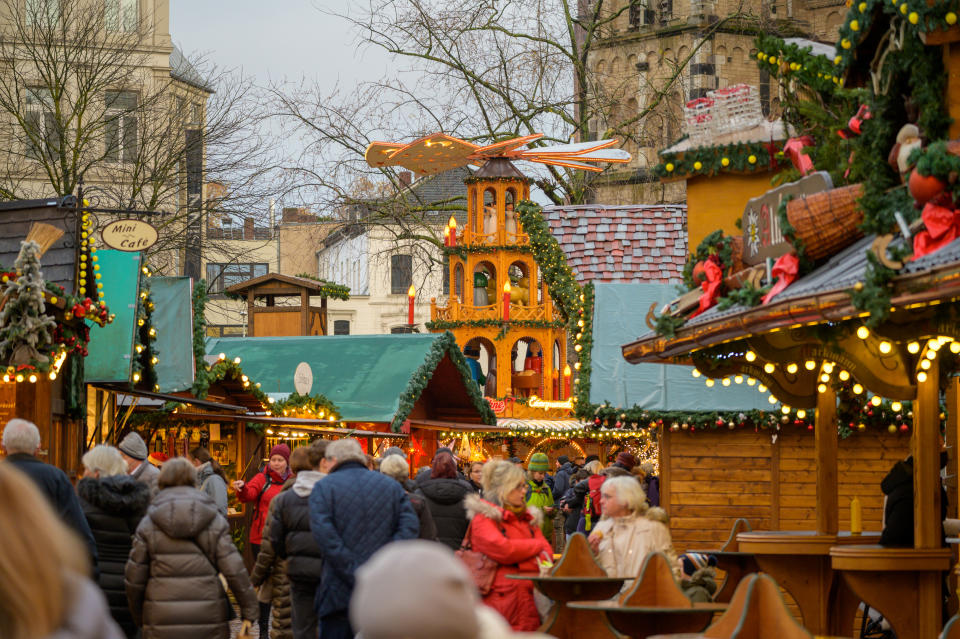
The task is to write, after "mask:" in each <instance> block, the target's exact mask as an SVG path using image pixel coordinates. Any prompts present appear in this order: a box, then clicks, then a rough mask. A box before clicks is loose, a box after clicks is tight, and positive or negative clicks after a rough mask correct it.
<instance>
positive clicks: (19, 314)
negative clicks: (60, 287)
mask: <svg viewBox="0 0 960 639" xmlns="http://www.w3.org/2000/svg"><path fill="white" fill-rule="evenodd" d="M39 252H40V247H39V246H38V245H37V243H36V242H21V244H20V254H19V255H18V256H17V261H16V262H15V266H16V269H17V278H16V279H11V280H9V281H8V282H7V283H6V286H5V288H4V291H3V297H4V298H5V299H6V304H5V305H4V306H3V312H2V313H0V361H6V362H7V363H8V364H9V365H13V366H20V365H23V364H30V365H33V366H40V365H43V364H46V363H47V362H49V357H48V356H47V355H44V353H48V352H50V350H51V348H52V346H53V339H52V337H51V329H52V328H54V326H55V322H54V319H53V318H52V317H51V316H49V315H47V314H46V312H45V305H44V301H43V290H44V287H45V282H44V279H43V273H41V272H40V257H39V255H38V254H39Z"/></svg>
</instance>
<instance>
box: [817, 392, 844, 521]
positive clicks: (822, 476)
mask: <svg viewBox="0 0 960 639" xmlns="http://www.w3.org/2000/svg"><path fill="white" fill-rule="evenodd" d="M826 386H827V390H826V391H824V392H822V393H817V415H816V422H815V425H814V439H815V443H814V445H815V450H816V455H817V532H818V533H820V534H823V535H835V534H837V531H838V530H839V529H840V510H839V504H838V502H837V394H836V392H835V391H834V390H833V387H832V386H831V385H829V384H827V385H826Z"/></svg>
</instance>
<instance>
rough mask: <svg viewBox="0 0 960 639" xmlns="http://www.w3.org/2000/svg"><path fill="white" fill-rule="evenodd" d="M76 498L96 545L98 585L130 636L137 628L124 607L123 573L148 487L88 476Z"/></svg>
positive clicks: (119, 478)
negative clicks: (98, 563)
mask: <svg viewBox="0 0 960 639" xmlns="http://www.w3.org/2000/svg"><path fill="white" fill-rule="evenodd" d="M77 495H78V496H79V497H80V507H81V508H82V509H83V514H84V516H85V517H86V518H87V523H88V524H89V525H90V530H91V531H92V532H93V539H94V541H95V542H96V544H97V556H98V558H99V562H100V565H99V566H100V578H99V584H100V588H101V589H102V590H103V594H105V595H106V597H107V604H108V605H109V606H110V614H111V615H113V619H114V620H115V621H116V622H117V624H119V626H120V628H121V629H122V630H123V632H124V634H126V635H127V637H133V636H134V635H135V634H136V632H137V626H136V624H134V623H133V617H131V616H130V608H129V606H128V605H127V591H126V588H125V587H124V585H123V570H124V566H125V565H126V563H127V557H128V556H129V555H130V548H131V546H132V545H133V541H132V537H133V533H134V532H135V531H136V530H137V525H138V524H139V523H140V520H141V519H142V518H143V515H144V513H146V512H147V505H148V504H149V503H150V488H149V487H148V486H147V485H146V484H145V483H143V482H140V481H137V480H136V479H134V478H133V477H131V476H129V475H116V476H113V477H104V478H102V479H94V478H92V477H87V478H84V479H81V480H80V483H78V484H77Z"/></svg>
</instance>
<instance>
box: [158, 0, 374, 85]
mask: <svg viewBox="0 0 960 639" xmlns="http://www.w3.org/2000/svg"><path fill="white" fill-rule="evenodd" d="M348 4H353V5H356V4H358V3H357V2H356V1H355V0H275V1H274V2H266V1H264V0H170V35H171V37H172V38H173V41H174V43H175V44H177V45H178V46H180V48H181V49H182V50H183V52H184V53H185V54H187V55H188V56H190V55H191V54H194V53H203V54H206V55H207V56H208V57H209V58H210V59H211V60H212V61H213V62H215V63H216V64H217V65H218V66H220V67H227V68H242V69H243V70H244V71H245V72H246V73H248V74H252V75H255V76H256V77H257V79H258V80H260V81H261V82H264V83H265V82H266V81H267V79H269V78H272V79H275V80H280V79H282V78H284V77H286V78H289V79H297V78H300V77H301V76H306V77H308V78H316V79H317V80H318V81H320V83H321V84H322V85H323V86H324V87H326V88H329V89H332V88H333V87H334V86H335V85H336V84H337V82H338V81H339V82H340V84H341V86H343V87H344V88H348V87H352V86H353V84H354V83H355V82H356V81H357V80H360V79H363V80H371V79H377V78H380V77H381V76H383V75H384V73H385V72H386V70H387V68H388V64H387V58H386V56H385V55H383V54H382V53H381V52H380V51H378V50H376V49H372V48H370V47H364V48H362V49H358V48H357V44H356V33H354V32H351V29H350V25H349V24H347V23H346V22H345V21H344V20H342V19H340V18H337V17H335V16H330V15H329V14H328V13H324V11H330V10H336V11H337V12H342V11H343V9H344V7H346V6H348Z"/></svg>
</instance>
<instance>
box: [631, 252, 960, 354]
mask: <svg viewBox="0 0 960 639" xmlns="http://www.w3.org/2000/svg"><path fill="white" fill-rule="evenodd" d="M876 239H877V238H876V236H869V237H865V238H863V239H862V240H860V241H858V242H856V243H854V244H852V245H850V246H848V247H847V248H845V249H844V250H842V251H840V252H839V253H837V254H836V255H834V256H833V257H831V258H830V259H829V260H828V261H827V262H826V263H824V264H823V265H822V266H820V267H818V268H816V269H814V270H813V271H812V272H811V273H809V274H808V275H806V276H804V277H802V278H800V279H798V280H797V281H796V282H794V283H793V284H792V285H790V286H788V287H787V288H786V289H784V290H783V291H782V292H781V293H780V294H779V295H777V296H776V297H775V298H774V299H773V300H772V301H771V303H769V304H766V305H761V306H756V307H753V308H749V307H744V306H741V305H734V306H731V307H729V308H727V309H725V310H720V309H719V308H717V307H716V306H714V307H713V308H711V309H709V310H708V311H706V312H704V313H702V314H701V315H699V316H697V317H694V318H692V319H689V320H687V322H685V323H684V325H683V326H682V327H681V328H679V329H678V330H677V332H676V335H675V336H674V337H671V338H668V337H664V336H662V335H658V334H656V333H652V332H651V333H647V334H646V335H644V336H642V337H640V338H639V339H637V340H636V341H634V342H630V343H628V344H624V345H623V347H622V351H623V356H624V358H625V359H626V360H627V361H629V362H631V363H633V364H637V363H640V362H653V363H664V362H667V361H671V362H675V363H681V362H682V363H689V361H688V360H687V359H686V356H687V355H688V354H689V353H691V352H692V351H695V350H698V349H701V348H706V347H710V346H715V345H717V344H721V343H723V342H729V341H733V340H737V339H742V338H745V337H749V336H750V335H756V334H760V333H768V332H772V331H777V330H780V329H787V328H795V327H798V326H804V325H814V324H823V323H827V322H836V321H843V320H849V319H852V318H855V317H858V316H860V315H861V314H862V313H861V311H859V310H857V309H856V308H854V306H853V302H852V301H851V298H850V291H851V290H852V289H853V287H854V286H855V285H856V284H857V282H862V281H863V280H864V278H865V277H866V269H867V264H868V262H867V252H868V249H869V247H870V246H871V244H873V242H874V241H875V240H876ZM899 241H901V240H895V243H896V242H899ZM895 243H894V245H895ZM891 286H892V289H891V290H892V292H891V307H892V308H894V309H898V310H902V309H908V308H910V307H911V306H913V305H914V304H926V303H931V302H937V301H942V300H947V299H952V298H955V297H957V296H960V240H956V241H954V242H953V243H951V244H949V245H948V246H946V247H944V248H942V249H940V250H939V251H936V252H935V253H931V254H929V255H925V256H924V257H921V258H919V259H917V260H913V261H911V262H909V263H907V264H906V265H905V266H904V267H903V268H902V269H901V270H900V272H899V273H898V275H897V276H896V277H894V279H893V280H892V282H891Z"/></svg>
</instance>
